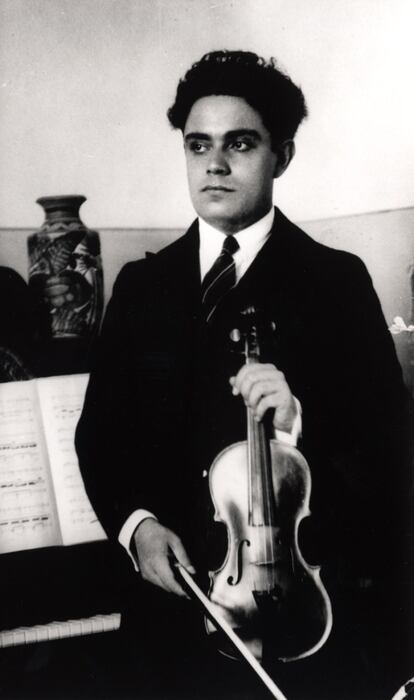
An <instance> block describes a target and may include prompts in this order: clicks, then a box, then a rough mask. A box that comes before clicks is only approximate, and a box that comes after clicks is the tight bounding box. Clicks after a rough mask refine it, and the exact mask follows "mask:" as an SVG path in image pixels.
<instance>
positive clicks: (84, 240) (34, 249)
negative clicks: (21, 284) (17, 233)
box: [28, 195, 103, 339]
mask: <svg viewBox="0 0 414 700" xmlns="http://www.w3.org/2000/svg"><path fill="white" fill-rule="evenodd" d="M36 201H37V203H38V204H40V206H42V207H43V209H44V211H45V214H46V218H45V221H44V223H43V225H42V226H41V227H40V229H39V230H38V231H36V232H35V233H33V234H31V235H30V236H29V238H28V250H29V286H30V288H31V290H32V292H33V294H34V295H35V298H36V299H37V301H38V304H39V307H40V309H41V311H42V312H43V318H44V319H45V323H44V327H43V330H42V334H43V335H44V336H47V337H49V338H51V339H58V338H78V339H87V338H93V337H94V336H95V335H96V334H97V332H98V330H99V325H100V321H101V317H102V310H103V274H102V262H101V254H100V253H101V250H100V240H99V234H98V233H97V232H96V231H91V230H90V229H88V228H87V227H86V226H85V225H84V224H83V223H82V221H81V219H80V217H79V209H80V206H81V204H83V202H85V201H86V197H83V196H82V195H60V196H55V197H40V198H39V199H38V200H36Z"/></svg>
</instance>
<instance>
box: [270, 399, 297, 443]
mask: <svg viewBox="0 0 414 700" xmlns="http://www.w3.org/2000/svg"><path fill="white" fill-rule="evenodd" d="M293 399H294V401H295V404H296V417H295V420H294V421H293V426H292V430H291V431H290V433H286V432H285V431H284V430H277V428H275V435H276V440H280V442H284V443H285V444H287V445H292V447H296V445H297V444H298V440H299V438H300V436H301V435H302V406H301V405H300V401H299V400H298V399H297V398H296V396H294V397H293Z"/></svg>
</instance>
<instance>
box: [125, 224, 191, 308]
mask: <svg viewBox="0 0 414 700" xmlns="http://www.w3.org/2000/svg"><path fill="white" fill-rule="evenodd" d="M197 250H198V237H197V226H196V224H195V222H194V224H192V226H190V228H189V229H188V231H186V232H185V233H184V234H183V235H182V236H180V237H179V238H177V239H176V240H175V241H173V242H172V243H169V244H168V245H167V246H165V247H164V248H161V249H160V250H159V251H157V252H156V253H153V252H147V253H146V254H145V257H143V258H139V259H138V260H132V261H130V262H127V263H126V264H125V265H124V266H123V267H122V269H121V271H120V272H119V274H118V276H117V278H116V281H115V285H114V292H116V293H117V294H122V293H123V292H125V293H130V292H131V290H132V289H139V288H141V289H142V288H143V287H146V286H147V285H151V286H152V287H154V285H156V284H157V281H159V280H163V279H164V277H165V275H167V276H174V274H175V270H174V266H175V265H177V264H178V263H182V261H183V260H185V259H186V258H188V260H189V263H190V264H191V262H193V261H194V259H193V257H192V256H194V254H195V253H196V252H197Z"/></svg>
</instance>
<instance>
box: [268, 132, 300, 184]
mask: <svg viewBox="0 0 414 700" xmlns="http://www.w3.org/2000/svg"><path fill="white" fill-rule="evenodd" d="M295 152H296V149H295V142H294V141H292V139H288V140H287V141H283V143H280V144H279V145H278V147H277V148H276V155H277V161H276V165H275V172H274V175H273V177H280V176H281V175H283V173H284V172H285V170H286V168H287V167H288V165H289V163H290V161H291V160H292V158H293V156H294V155H295Z"/></svg>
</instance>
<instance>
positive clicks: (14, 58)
mask: <svg viewBox="0 0 414 700" xmlns="http://www.w3.org/2000/svg"><path fill="white" fill-rule="evenodd" d="M413 26H414V3H413V2H412V0H218V1H216V2H211V0H0V107H1V109H0V152H1V162H0V177H1V186H0V227H32V226H33V225H34V226H35V227H36V226H38V225H40V223H41V221H42V219H43V213H42V210H41V209H40V207H38V206H37V205H36V204H35V200H36V199H37V197H39V196H42V195H51V194H71V193H72V194H73V193H80V194H84V195H85V196H86V197H87V198H88V201H87V202H86V203H85V205H84V206H83V217H84V219H85V221H86V222H87V223H88V224H89V225H90V226H91V227H97V228H102V227H104V226H105V227H108V226H110V227H114V228H123V227H132V228H140V229H142V228H144V229H147V228H162V229H165V228H184V227H185V226H186V225H187V223H188V221H189V220H190V219H191V217H192V215H193V212H192V208H191V204H190V202H189V198H188V194H187V188H186V183H185V165H184V158H183V153H182V146H181V139H180V135H179V134H178V133H174V132H172V131H171V129H170V127H169V125H168V122H167V119H166V116H165V113H166V110H167V108H168V107H169V106H170V104H171V102H172V101H173V98H174V93H175V87H176V84H177V81H178V78H179V77H180V76H181V75H182V74H183V73H184V72H185V70H186V69H187V68H188V67H189V65H190V64H191V63H192V62H193V61H194V60H196V59H198V58H199V57H200V56H201V55H202V54H203V53H204V52H206V51H209V50H212V49H217V48H223V47H227V48H230V49H239V48H243V49H249V50H254V51H257V52H258V53H260V54H263V55H264V56H266V57H269V56H270V55H275V56H276V57H277V58H278V59H279V61H280V63H281V65H282V67H284V68H285V69H286V70H287V71H288V72H289V73H290V74H291V76H292V78H293V79H294V80H295V81H297V82H298V83H299V84H300V85H301V86H302V88H303V90H304V93H305V95H306V97H307V101H308V106H309V111H310V116H309V119H308V120H307V122H306V123H305V124H304V125H303V127H301V129H300V131H299V133H298V137H297V155H296V157H295V158H294V160H293V162H292V164H291V166H290V167H289V170H288V171H287V173H286V174H285V175H284V176H283V177H282V178H281V179H280V180H278V181H277V182H276V186H275V201H276V202H277V203H278V204H279V206H281V208H282V209H283V210H284V211H285V212H286V214H287V215H288V216H290V217H291V218H293V219H294V220H299V221H306V220H309V219H316V220H319V219H322V218H332V217H338V216H343V215H349V214H355V213H360V212H366V211H378V210H384V209H397V208H401V207H407V206H412V205H413V204H414V201H413V197H414V195H413V180H414V144H413V138H412V129H413V124H414V91H413V90H412V87H411V85H412V76H413V74H414V42H413V41H412V28H413Z"/></svg>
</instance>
